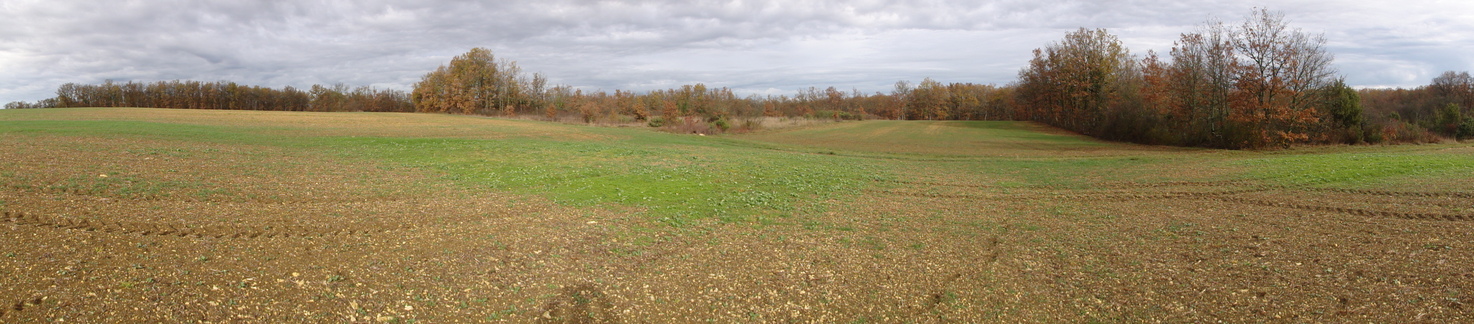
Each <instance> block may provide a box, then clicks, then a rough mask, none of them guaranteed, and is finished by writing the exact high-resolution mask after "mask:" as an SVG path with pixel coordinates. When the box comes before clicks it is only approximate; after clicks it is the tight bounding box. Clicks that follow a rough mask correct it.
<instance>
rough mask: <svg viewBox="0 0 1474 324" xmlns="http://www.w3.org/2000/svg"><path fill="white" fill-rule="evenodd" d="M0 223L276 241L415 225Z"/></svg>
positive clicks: (17, 215) (11, 216) (16, 218)
mask: <svg viewBox="0 0 1474 324" xmlns="http://www.w3.org/2000/svg"><path fill="white" fill-rule="evenodd" d="M0 223H11V224H15V225H20V226H29V227H37V228H55V229H62V230H70V231H88V232H104V233H117V234H138V235H143V236H177V237H194V238H206V237H210V238H248V239H254V238H263V237H264V238H275V237H283V238H287V237H325V236H353V235H370V234H381V233H387V232H391V231H398V230H406V229H411V228H413V227H412V226H399V227H388V228H373V227H347V228H327V227H311V226H297V225H287V226H266V227H261V228H256V227H248V226H201V227H190V226H176V225H174V224H154V223H138V222H117V221H105V220H103V221H94V220H85V219H81V220H78V219H62V218H53V217H45V216H41V215H39V214H35V213H21V212H12V211H6V212H4V214H3V216H0Z"/></svg>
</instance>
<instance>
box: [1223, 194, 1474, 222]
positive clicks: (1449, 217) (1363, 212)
mask: <svg viewBox="0 0 1474 324" xmlns="http://www.w3.org/2000/svg"><path fill="white" fill-rule="evenodd" d="M1204 198H1208V199H1214V200H1220V201H1226V202H1232V203H1239V204H1246V205H1257V206H1265V207H1280V208H1291V209H1301V210H1311V211H1322V212H1335V213H1343V214H1351V215H1357V216H1380V217H1392V218H1401V219H1412V220H1443V221H1468V220H1474V215H1455V214H1430V213H1405V212H1395V211H1381V210H1369V209H1357V208H1344V207H1334V206H1325V205H1306V204H1297V203H1293V202H1275V201H1266V200H1257V199H1248V198H1243V197H1221V196H1220V197H1204Z"/></svg>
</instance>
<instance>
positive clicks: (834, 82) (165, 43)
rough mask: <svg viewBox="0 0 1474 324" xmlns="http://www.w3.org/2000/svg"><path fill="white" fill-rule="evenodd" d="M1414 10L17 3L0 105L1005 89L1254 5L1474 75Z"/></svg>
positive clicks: (1435, 12)
mask: <svg viewBox="0 0 1474 324" xmlns="http://www.w3.org/2000/svg"><path fill="white" fill-rule="evenodd" d="M1420 2H1421V1H1416V0H1414V1H1398V2H1386V1H1362V2H1351V1H1276V2H1274V3H1263V4H1256V3H1251V2H1250V3H1246V2H1241V1H1199V2H1191V1H1166V0H1139V1H1124V0H1121V1H1041V0H1004V1H950V0H930V1H797V0H787V1H579V0H552V1H535V2H527V3H523V2H519V1H490V2H483V1H391V0H376V1H310V0H309V1H276V0H264V1H238V2H220V3H217V2H207V1H183V0H178V1H147V2H144V1H104V2H91V1H75V2H72V1H27V0H19V1H7V2H5V3H3V4H0V17H3V19H4V23H0V102H9V101H13V100H37V99H42V98H46V97H50V96H51V95H52V93H51V92H52V91H53V90H54V89H55V88H56V86H58V85H60V84H62V83H66V82H78V83H96V82H101V81H103V80H106V79H112V80H120V81H121V80H138V81H155V80H174V79H194V80H204V81H215V80H229V81H236V82H240V83H244V84H254V85H264V86H272V87H281V86H288V85H290V86H297V87H305V86H308V85H311V84H319V83H320V84H330V83H337V82H342V83H345V84H349V85H373V86H378V87H387V88H398V89H408V88H409V87H410V85H411V84H413V83H414V82H415V81H417V80H418V78H419V77H420V76H421V75H423V74H424V73H425V72H428V71H430V70H432V69H434V68H435V67H436V66H438V65H440V64H443V63H445V62H446V61H448V60H449V59H450V57H452V56H454V55H457V54H460V53H462V52H465V51H466V50H468V49H470V48H472V47H477V46H481V47H487V48H490V49H492V50H493V51H494V52H495V53H496V54H497V56H498V57H501V58H507V59H512V60H515V61H517V62H518V63H519V64H520V65H521V66H522V67H523V68H524V70H527V71H539V72H542V73H544V74H546V75H548V76H549V77H550V78H551V79H552V81H554V82H555V83H562V84H569V85H573V86H577V87H581V88H586V89H604V90H613V89H631V90H650V89H656V88H666V87H672V86H677V85H680V84H689V83H696V82H703V83H706V84H708V85H711V86H718V87H722V86H725V87H731V88H734V89H736V90H738V91H739V92H741V93H744V94H749V93H750V94H787V93H792V92H793V91H794V90H796V89H799V88H806V87H809V86H816V87H827V86H836V87H840V88H843V89H849V88H858V89H860V90H862V91H867V92H868V91H885V90H888V89H889V88H890V85H891V84H892V83H894V82H895V81H897V80H912V81H918V80H920V79H921V78H924V77H932V78H934V79H938V80H942V81H947V82H980V83H1007V82H1011V81H1012V80H1013V79H1014V76H1015V75H1016V73H1017V71H1018V69H1019V68H1020V67H1022V66H1024V64H1025V63H1026V61H1027V60H1028V58H1029V55H1030V54H1029V51H1030V50H1031V49H1033V48H1037V47H1041V46H1044V45H1046V44H1048V43H1050V42H1053V41H1056V40H1058V39H1059V38H1061V37H1062V36H1063V34H1064V33H1065V32H1067V31H1069V30H1071V29H1074V28H1078V27H1088V28H1107V29H1109V30H1110V31H1111V32H1112V33H1114V34H1117V35H1119V36H1120V37H1121V39H1122V40H1124V41H1125V42H1127V45H1129V46H1130V47H1131V48H1132V49H1133V50H1134V51H1135V52H1137V53H1144V52H1146V51H1147V50H1157V51H1159V52H1162V51H1165V50H1167V49H1168V48H1170V47H1171V44H1172V41H1173V40H1175V39H1176V37H1177V35H1178V34H1179V33H1182V32H1186V31H1189V30H1191V29H1192V28H1193V25H1196V24H1198V23H1200V22H1202V21H1204V20H1206V19H1209V18H1215V17H1216V18H1218V19H1221V20H1225V21H1228V22H1236V21H1238V20H1239V19H1240V18H1241V17H1242V16H1243V15H1244V14H1247V13H1248V12H1249V11H1250V9H1251V8H1252V7H1254V6H1262V7H1267V8H1270V9H1271V10H1279V11H1283V12H1284V13H1285V14H1286V16H1287V17H1288V18H1289V19H1290V20H1291V23H1292V24H1293V25H1294V26H1295V27H1299V28H1302V29H1304V30H1306V31H1309V32H1317V33H1318V32H1324V33H1326V37H1327V38H1328V39H1329V40H1330V43H1329V44H1328V45H1329V46H1328V48H1329V49H1330V50H1331V51H1332V52H1333V53H1334V54H1335V55H1336V56H1337V60H1336V63H1337V66H1338V67H1340V69H1341V71H1342V72H1343V74H1345V75H1346V77H1347V79H1348V82H1349V83H1351V84H1353V85H1361V86H1404V87H1408V86H1416V85H1421V84H1425V83H1427V82H1428V80H1430V79H1431V78H1432V77H1433V76H1436V75H1437V74H1438V73H1441V72H1442V71H1445V70H1457V71H1465V70H1474V58H1471V57H1474V55H1470V53H1474V3H1470V2H1439V1H1426V3H1420Z"/></svg>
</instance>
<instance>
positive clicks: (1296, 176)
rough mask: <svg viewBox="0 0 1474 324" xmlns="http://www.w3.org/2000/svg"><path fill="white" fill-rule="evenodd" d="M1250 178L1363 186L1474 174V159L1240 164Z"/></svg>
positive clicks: (1376, 156) (1296, 159)
mask: <svg viewBox="0 0 1474 324" xmlns="http://www.w3.org/2000/svg"><path fill="white" fill-rule="evenodd" d="M1236 164H1239V165H1243V166H1247V167H1249V168H1251V170H1252V171H1250V172H1249V176H1251V177H1254V178H1259V179H1266V180H1271V181H1276V182H1280V183H1285V184H1294V185H1332V186H1363V185H1370V184H1377V183H1385V182H1389V181H1406V180H1409V179H1418V178H1436V177H1445V176H1454V177H1458V178H1467V177H1468V176H1469V175H1470V174H1474V155H1469V154H1446V153H1438V152H1437V151H1400V152H1376V151H1370V152H1342V153H1317V154H1294V155H1288V156H1275V157H1267V158H1257V159H1249V160H1243V161H1238V162H1237V163H1236Z"/></svg>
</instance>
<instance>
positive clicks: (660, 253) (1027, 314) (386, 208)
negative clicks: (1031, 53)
mask: <svg viewBox="0 0 1474 324" xmlns="http://www.w3.org/2000/svg"><path fill="white" fill-rule="evenodd" d="M0 152H3V153H0V154H3V155H0V211H3V212H4V213H5V214H4V216H3V217H0V235H3V236H0V237H3V239H0V306H7V307H3V311H0V322H39V321H55V320H65V321H67V322H99V321H126V322H136V321H142V322H178V321H211V322H219V321H244V322H282V321H288V322H303V321H308V322H327V321H333V322H343V321H347V322H378V321H384V322H416V321H421V322H430V323H441V322H476V321H485V320H502V319H506V320H513V321H551V322H646V321H654V322H671V321H675V322H691V321H708V320H710V321H717V322H777V321H783V322H787V321H804V322H810V321H812V322H1018V321H1029V322H1087V321H1093V322H1142V321H1158V320H1160V321H1168V322H1207V321H1228V322H1243V321H1261V320H1269V321H1295V322H1301V321H1310V322H1345V321H1356V322H1361V321H1370V322H1406V321H1409V320H1418V321H1433V322H1461V321H1468V320H1470V318H1471V317H1474V316H1471V313H1470V309H1471V307H1474V305H1470V304H1469V303H1470V301H1471V300H1474V270H1471V269H1474V254H1471V253H1468V252H1467V251H1468V249H1470V248H1474V245H1471V244H1469V243H1468V242H1471V241H1474V240H1471V239H1474V145H1471V144H1442V145H1408V146H1350V147H1316V148H1298V149H1290V150H1283V151H1261V152H1253V151H1222V150H1205V149H1188V148H1173V147H1158V146H1142V145H1134V144H1121V143H1113V142H1105V141H1098V140H1094V139H1090V138H1085V137H1081V136H1077V135H1072V134H1069V133H1066V132H1062V131H1059V130H1056V129H1053V128H1049V127H1045V126H1040V125H1037V124H1032V123H1022V122H928V121H865V122H842V123H832V124H822V125H813V126H804V127H799V128H791V129H778V130H768V131H762V132H757V133H751V134H744V135H726V136H693V135H679V134H668V133H660V132H655V131H651V130H647V129H643V128H601V127H585V126H576V125H566V124H555V123H543V122H534V121H521V120H502V119H491V118H481V117H466V116H450V115H434V114H394V113H289V112H258V111H201V110H166V109H39V110H0Z"/></svg>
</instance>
